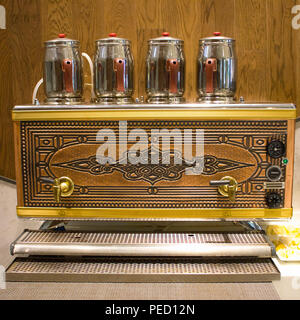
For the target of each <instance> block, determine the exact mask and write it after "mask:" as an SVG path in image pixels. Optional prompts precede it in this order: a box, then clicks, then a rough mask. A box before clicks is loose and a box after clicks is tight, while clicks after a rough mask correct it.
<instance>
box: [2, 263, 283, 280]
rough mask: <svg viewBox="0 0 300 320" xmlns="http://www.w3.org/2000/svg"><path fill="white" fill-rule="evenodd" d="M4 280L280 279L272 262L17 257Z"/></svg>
mask: <svg viewBox="0 0 300 320" xmlns="http://www.w3.org/2000/svg"><path fill="white" fill-rule="evenodd" d="M6 278H7V281H47V282H51V281H62V282H232V281H235V282H258V281H272V280H276V279H279V278H280V273H279V271H278V269H277V268H276V266H275V265H274V263H273V262H272V260H271V259H239V260H236V259H206V260H204V259H199V258H194V259H178V258H177V259H176V258H152V259H145V258H85V259H84V260H83V259H77V260H74V259H72V260H71V259H63V258H61V259H58V258H44V257H35V258H17V259H16V260H15V261H14V262H13V263H12V264H11V265H10V267H9V268H8V270H7V272H6Z"/></svg>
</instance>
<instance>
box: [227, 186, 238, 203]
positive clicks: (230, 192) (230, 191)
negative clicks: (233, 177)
mask: <svg viewBox="0 0 300 320" xmlns="http://www.w3.org/2000/svg"><path fill="white" fill-rule="evenodd" d="M236 190H237V185H236V184H233V185H230V184H229V186H228V198H229V201H231V202H235V194H236Z"/></svg>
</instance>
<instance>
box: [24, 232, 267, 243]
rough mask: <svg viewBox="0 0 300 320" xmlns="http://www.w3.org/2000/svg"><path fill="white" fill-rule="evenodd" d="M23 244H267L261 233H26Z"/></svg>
mask: <svg viewBox="0 0 300 320" xmlns="http://www.w3.org/2000/svg"><path fill="white" fill-rule="evenodd" d="M18 242H19V243H21V242H22V243H64V244H65V243H89V244H100V243H101V244H180V243H199V244H200V243H226V242H228V243H234V244H243V243H245V244H259V243H261V244H264V243H266V240H265V237H264V235H263V234H260V233H98V232H48V231H46V232H45V231H30V230H27V231H25V232H24V233H23V235H22V236H21V238H20V239H19V240H18Z"/></svg>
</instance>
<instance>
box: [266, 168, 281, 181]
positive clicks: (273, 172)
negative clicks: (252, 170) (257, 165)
mask: <svg viewBox="0 0 300 320" xmlns="http://www.w3.org/2000/svg"><path fill="white" fill-rule="evenodd" d="M266 176H267V178H268V179H269V180H271V181H278V180H280V178H281V176H282V171H281V168H280V167H278V166H270V167H269V168H268V169H267V171H266Z"/></svg>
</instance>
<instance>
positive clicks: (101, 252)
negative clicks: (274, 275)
mask: <svg viewBox="0 0 300 320" xmlns="http://www.w3.org/2000/svg"><path fill="white" fill-rule="evenodd" d="M273 253H274V248H273V247H272V246H271V245H270V243H269V242H268V241H267V239H266V238H265V235H264V234H263V233H259V232H201V233H113V232H112V233H103V232H76V231H61V232H57V231H41V230H37V231H36V230H25V231H24V232H23V233H22V234H21V235H20V236H19V238H18V239H17V240H16V241H15V242H13V243H12V245H11V254H12V255H29V256H35V255H38V256H41V255H48V256H106V257H107V256H112V257H113V256H117V257H120V256H126V257H133V256H134V257H145V256H147V257H162V256H165V257H260V258H269V257H272V255H273Z"/></svg>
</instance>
